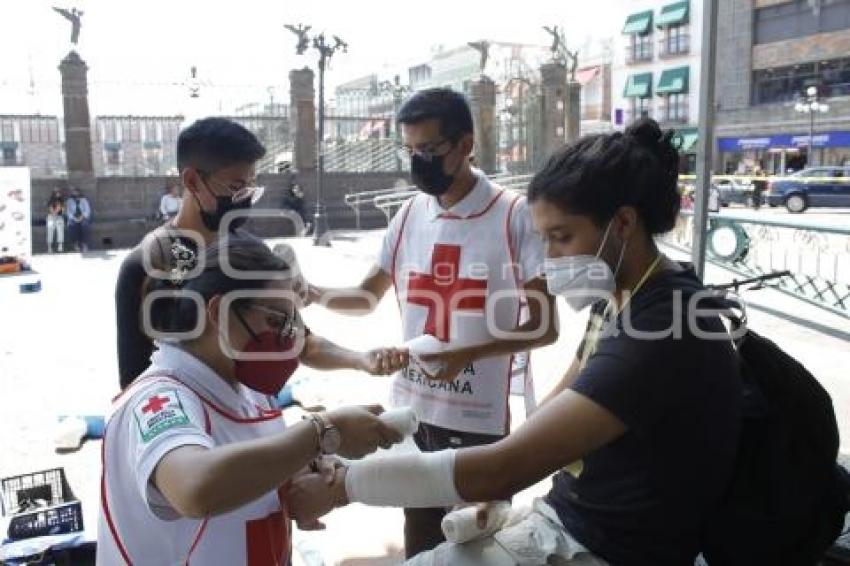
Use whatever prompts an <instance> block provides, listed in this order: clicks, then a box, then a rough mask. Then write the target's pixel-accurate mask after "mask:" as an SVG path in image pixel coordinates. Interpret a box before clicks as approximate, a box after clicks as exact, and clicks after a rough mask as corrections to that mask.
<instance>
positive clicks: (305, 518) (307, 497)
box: [286, 458, 347, 531]
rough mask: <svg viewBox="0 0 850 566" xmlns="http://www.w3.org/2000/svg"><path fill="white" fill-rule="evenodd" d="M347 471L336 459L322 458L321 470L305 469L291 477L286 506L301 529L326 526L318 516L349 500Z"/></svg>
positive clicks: (315, 529) (318, 528)
mask: <svg viewBox="0 0 850 566" xmlns="http://www.w3.org/2000/svg"><path fill="white" fill-rule="evenodd" d="M340 493H343V494H344V493H345V471H344V468H343V467H342V466H341V465H339V464H338V462H336V461H329V459H328V458H322V459H321V464H320V469H319V471H318V472H305V473H303V474H300V475H298V476H296V477H295V478H293V479H292V482H291V483H290V486H289V490H288V491H287V498H286V500H287V508H288V510H289V512H290V514H291V516H292V518H293V519H295V522H296V524H297V525H298V528H299V529H301V530H302V531H317V530H323V529H324V528H325V525H324V523H322V522H321V521H320V520H319V518H320V517H323V516H325V515H327V514H328V513H330V512H331V511H333V510H334V509H335V508H337V507H342V506H344V505H346V504H347V501H345V498H344V497H341V496H340Z"/></svg>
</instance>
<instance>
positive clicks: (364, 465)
mask: <svg viewBox="0 0 850 566" xmlns="http://www.w3.org/2000/svg"><path fill="white" fill-rule="evenodd" d="M454 469H455V451H454V450H442V451H440V452H425V453H415V454H402V455H399V456H390V457H386V458H374V459H366V460H362V461H357V462H352V463H351V465H350V467H349V468H348V472H347V474H346V476H345V491H346V493H347V495H348V500H349V501H350V502H352V503H354V502H358V503H365V504H366V505H374V506H379V507H447V506H450V505H456V504H458V503H463V499H461V497H460V495H459V494H458V492H457V488H456V487H455V481H454Z"/></svg>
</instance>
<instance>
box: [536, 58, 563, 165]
mask: <svg viewBox="0 0 850 566" xmlns="http://www.w3.org/2000/svg"><path fill="white" fill-rule="evenodd" d="M540 75H541V78H542V80H543V116H542V124H543V133H542V136H541V139H542V144H543V147H542V149H543V155H542V157H543V159H546V158H547V157H548V156H549V155H551V154H552V152H553V151H555V150H556V149H558V148H559V147H561V146H562V145H564V142H565V141H566V128H565V126H566V108H567V68H566V66H564V65H562V64H561V63H546V64H544V65H542V66H541V67H540Z"/></svg>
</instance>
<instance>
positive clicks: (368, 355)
mask: <svg viewBox="0 0 850 566" xmlns="http://www.w3.org/2000/svg"><path fill="white" fill-rule="evenodd" d="M409 362H410V356H409V353H408V351H407V349H406V348H376V349H374V350H370V351H368V352H364V353H363V354H362V356H361V362H360V369H361V370H363V371H365V372H366V373H369V374H371V375H391V374H393V373H395V372H397V371H398V370H400V369H403V368H406V367H407V364H408V363H409Z"/></svg>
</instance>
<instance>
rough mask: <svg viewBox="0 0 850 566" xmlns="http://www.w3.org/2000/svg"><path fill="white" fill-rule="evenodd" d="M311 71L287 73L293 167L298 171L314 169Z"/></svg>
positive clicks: (314, 108) (314, 112)
mask: <svg viewBox="0 0 850 566" xmlns="http://www.w3.org/2000/svg"><path fill="white" fill-rule="evenodd" d="M314 76H315V75H314V73H313V71H312V69H309V68H307V67H304V68H303V69H294V70H292V71H290V72H289V113H290V127H291V128H292V131H293V140H294V151H293V153H294V155H293V161H294V163H293V165H294V166H295V169H297V170H298V171H306V170H314V169H316V89H315V87H314V84H313V79H314Z"/></svg>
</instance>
